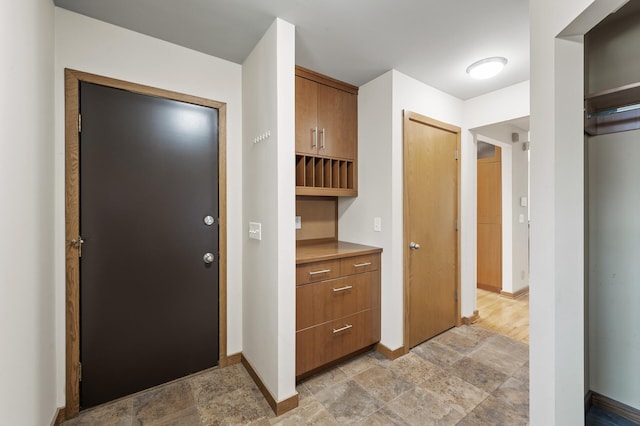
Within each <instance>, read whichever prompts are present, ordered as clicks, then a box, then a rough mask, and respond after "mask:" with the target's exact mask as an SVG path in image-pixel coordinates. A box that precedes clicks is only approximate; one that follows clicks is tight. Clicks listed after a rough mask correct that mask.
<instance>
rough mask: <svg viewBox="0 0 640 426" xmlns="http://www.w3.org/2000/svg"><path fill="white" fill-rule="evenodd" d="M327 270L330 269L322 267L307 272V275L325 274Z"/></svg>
mask: <svg viewBox="0 0 640 426" xmlns="http://www.w3.org/2000/svg"><path fill="white" fill-rule="evenodd" d="M327 272H331V269H323V270H322V271H311V272H309V275H318V274H326V273H327Z"/></svg>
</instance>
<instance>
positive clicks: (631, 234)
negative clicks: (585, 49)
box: [588, 130, 640, 409]
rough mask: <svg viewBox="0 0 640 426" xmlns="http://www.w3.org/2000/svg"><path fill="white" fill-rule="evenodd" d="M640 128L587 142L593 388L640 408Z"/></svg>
mask: <svg viewBox="0 0 640 426" xmlns="http://www.w3.org/2000/svg"><path fill="white" fill-rule="evenodd" d="M639 137H640V130H635V131H632V132H623V133H614V134H610V135H602V136H596V137H591V138H589V142H588V146H589V154H588V158H589V168H588V170H589V177H588V187H589V300H590V303H589V342H590V347H589V358H590V368H589V371H590V388H591V390H593V391H594V392H598V393H600V394H602V395H605V396H607V397H609V398H612V399H614V400H616V401H619V402H622V403H624V404H627V405H630V406H632V407H635V408H636V409H640V365H638V353H640V329H638V327H637V326H635V324H636V323H637V319H636V316H637V311H636V309H637V305H638V301H639V300H640V286H638V276H640V263H639V262H638V258H639V257H640V246H639V245H638V240H639V239H640V225H638V222H636V218H637V212H638V211H639V210H640V192H638V184H637V183H638V181H640V169H639V168H638V161H637V159H638V158H640V144H638V138H639Z"/></svg>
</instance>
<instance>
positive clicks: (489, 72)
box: [467, 56, 507, 80]
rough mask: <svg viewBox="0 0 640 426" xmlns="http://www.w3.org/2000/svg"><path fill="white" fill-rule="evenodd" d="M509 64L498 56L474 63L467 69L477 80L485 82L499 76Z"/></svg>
mask: <svg viewBox="0 0 640 426" xmlns="http://www.w3.org/2000/svg"><path fill="white" fill-rule="evenodd" d="M506 64H507V59H506V58H503V57H500V56H496V57H494V58H487V59H482V60H480V61H478V62H474V63H473V64H471V65H469V67H468V68H467V74H469V75H470V76H471V77H472V78H475V79H476V80H485V79H487V78H491V77H493V76H495V75H498V74H499V73H500V71H502V68H504V66H505V65H506Z"/></svg>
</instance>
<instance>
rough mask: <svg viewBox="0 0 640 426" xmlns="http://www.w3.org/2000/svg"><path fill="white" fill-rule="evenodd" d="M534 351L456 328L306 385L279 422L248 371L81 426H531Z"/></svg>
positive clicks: (202, 379) (128, 401)
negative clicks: (297, 402) (297, 401)
mask: <svg viewBox="0 0 640 426" xmlns="http://www.w3.org/2000/svg"><path fill="white" fill-rule="evenodd" d="M528 359H529V346H528V345H527V344H525V343H521V342H517V341H515V340H511V339H509V338H507V337H504V336H502V335H499V334H496V333H494V332H491V331H488V330H486V329H484V328H482V327H480V326H474V325H472V326H462V327H458V328H453V329H451V330H449V331H447V332H445V333H443V334H441V335H439V336H437V337H435V338H434V339H431V340H430V341H428V342H425V343H423V344H421V345H419V346H417V347H415V348H413V349H412V350H411V351H410V352H409V353H408V354H407V355H404V356H402V357H400V358H398V359H396V360H394V361H391V360H389V359H386V358H384V357H383V356H382V355H380V354H379V353H377V352H375V351H371V352H367V353H365V354H362V355H360V356H358V357H356V358H354V359H352V360H350V361H348V362H346V363H344V364H342V365H340V366H338V367H335V368H332V369H330V370H328V371H325V372H323V373H320V374H318V375H316V376H313V377H311V378H309V379H306V380H304V381H303V382H301V383H298V386H297V390H298V393H299V399H300V405H299V406H298V408H296V409H294V410H292V411H290V412H288V413H285V414H284V415H282V416H280V417H275V415H274V414H273V412H272V411H271V409H270V407H269V405H268V404H267V402H266V401H265V399H264V398H263V396H262V394H261V393H260V391H259V390H258V388H257V387H256V386H255V384H254V383H253V381H252V380H251V378H250V377H249V374H247V372H246V370H245V369H244V367H243V366H242V365H240V364H237V365H233V366H230V367H227V368H223V369H215V370H209V371H206V372H204V373H200V374H196V375H193V376H189V377H187V378H184V379H181V380H178V381H175V382H172V383H170V384H168V385H165V386H161V387H157V388H154V389H152V390H149V391H146V392H142V393H139V394H136V395H134V396H131V397H128V398H124V399H121V400H118V401H116V402H113V403H108V404H104V405H102V406H99V407H96V408H92V409H88V410H85V411H83V412H82V413H81V414H80V416H78V417H77V418H75V419H72V420H70V421H67V422H65V423H63V424H64V425H65V426H75V425H166V426H168V425H181V426H182V425H184V426H189V425H265V426H267V425H308V424H313V425H344V424H355V425H498V424H501V425H526V424H528V416H529V361H528Z"/></svg>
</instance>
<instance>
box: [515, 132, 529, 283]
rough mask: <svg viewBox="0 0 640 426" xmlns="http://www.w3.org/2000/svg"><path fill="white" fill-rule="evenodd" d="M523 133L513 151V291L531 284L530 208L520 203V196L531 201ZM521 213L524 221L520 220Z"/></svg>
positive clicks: (525, 139) (526, 152) (527, 156)
mask: <svg viewBox="0 0 640 426" xmlns="http://www.w3.org/2000/svg"><path fill="white" fill-rule="evenodd" d="M522 135H526V133H521V137H520V142H516V143H514V144H513V145H512V148H513V149H512V151H511V162H512V166H511V170H512V175H511V176H512V179H511V190H512V193H511V203H512V204H511V221H512V223H513V226H512V238H513V240H512V244H511V247H512V261H513V268H512V269H513V271H512V272H513V278H512V281H511V285H512V287H511V292H512V293H517V292H518V291H520V290H522V289H524V288H526V287H527V286H528V285H529V208H528V207H523V206H521V205H520V197H526V198H527V204H528V203H529V155H528V154H529V152H528V151H526V150H523V149H522V147H523V145H524V144H525V143H528V141H527V138H524V139H523V137H522ZM520 215H523V217H524V223H521V222H520V221H519V216H520Z"/></svg>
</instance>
